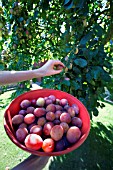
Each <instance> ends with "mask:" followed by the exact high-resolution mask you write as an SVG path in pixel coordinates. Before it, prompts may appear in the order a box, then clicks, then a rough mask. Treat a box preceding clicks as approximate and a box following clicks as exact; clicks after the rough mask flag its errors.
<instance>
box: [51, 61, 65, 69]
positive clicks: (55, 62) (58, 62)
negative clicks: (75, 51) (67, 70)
mask: <svg viewBox="0 0 113 170" xmlns="http://www.w3.org/2000/svg"><path fill="white" fill-rule="evenodd" d="M53 61H54V65H61V66H63V67H65V65H64V64H63V63H62V62H61V61H60V60H53Z"/></svg>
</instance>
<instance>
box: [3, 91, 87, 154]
mask: <svg viewBox="0 0 113 170" xmlns="http://www.w3.org/2000/svg"><path fill="white" fill-rule="evenodd" d="M45 90H46V91H49V92H51V91H52V92H54V91H55V92H61V93H64V94H66V95H68V96H70V97H71V98H73V99H76V101H77V102H78V103H79V104H80V105H81V106H82V108H84V110H85V112H86V115H87V121H88V125H89V126H88V128H87V131H86V133H85V134H83V135H82V136H81V137H80V139H79V140H78V141H77V142H76V143H75V144H73V145H72V146H71V147H69V148H67V149H65V150H62V151H57V152H55V151H54V152H49V153H46V152H41V151H38V150H37V151H35V150H32V149H29V148H26V147H25V146H24V145H23V144H21V143H19V142H18V141H17V139H16V138H14V134H13V133H12V131H11V130H10V128H9V126H8V124H7V121H6V115H7V111H8V109H9V108H10V107H11V105H12V104H13V103H14V102H15V101H16V100H18V98H20V97H22V96H24V95H25V94H27V95H28V94H31V93H34V92H41V91H45ZM3 123H4V129H5V131H6V134H7V135H8V137H9V138H10V140H11V141H12V142H13V143H14V144H15V145H16V146H18V147H19V148H20V149H22V150H24V151H26V152H29V153H31V154H34V155H38V156H60V155H63V154H67V153H69V152H72V151H73V150H75V149H77V148H78V147H79V146H80V145H82V144H83V143H84V141H85V140H86V138H87V137H88V135H89V132H90V115H89V113H88V111H87V109H86V107H85V106H84V105H83V103H82V102H81V101H80V100H78V99H77V98H76V97H74V96H73V95H71V94H69V93H67V92H64V91H61V90H55V89H48V88H44V89H36V90H31V91H28V92H24V93H23V94H21V95H19V96H18V97H16V98H15V99H13V100H12V101H11V103H10V104H9V105H8V106H7V108H6V110H5V113H4V119H3Z"/></svg>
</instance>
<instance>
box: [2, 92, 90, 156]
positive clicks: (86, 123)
mask: <svg viewBox="0 0 113 170" xmlns="http://www.w3.org/2000/svg"><path fill="white" fill-rule="evenodd" d="M51 94H53V95H55V96H56V98H59V99H62V98H66V99H67V100H68V102H69V105H70V106H71V105H72V104H77V105H78V107H79V109H80V113H79V117H80V118H81V119H82V122H83V125H82V128H81V132H82V135H81V137H80V139H79V140H78V141H77V142H76V143H75V144H73V145H72V146H71V147H69V148H67V149H65V150H63V151H58V152H51V153H46V152H41V151H34V150H32V149H28V148H26V147H25V146H24V145H22V144H21V143H19V142H18V141H17V139H16V137H15V131H14V129H13V126H12V120H11V118H12V117H13V116H14V115H16V114H18V111H19V109H20V103H21V101H22V100H24V99H29V100H32V99H37V98H38V97H46V96H49V95H51ZM4 128H5V131H6V133H7V135H8V136H9V138H10V139H11V141H12V142H13V143H14V144H16V145H17V146H18V147H19V148H21V149H23V150H25V151H27V152H29V153H31V154H34V155H38V156H59V155H63V154H67V153H69V152H71V151H73V150H75V149H77V148H78V147H79V146H80V145H81V144H82V143H83V142H84V141H85V140H86V138H87V136H88V134H89V131H90V117H89V113H88V111H87V109H86V108H85V106H84V105H83V104H82V103H81V102H80V101H79V100H78V99H77V98H75V97H74V96H72V95H70V94H68V93H66V92H63V91H60V90H52V89H39V90H32V91H29V92H26V93H24V94H22V95H20V96H18V97H17V98H16V99H14V100H13V101H12V102H11V104H10V105H9V106H8V108H7V109H6V111H5V114H4Z"/></svg>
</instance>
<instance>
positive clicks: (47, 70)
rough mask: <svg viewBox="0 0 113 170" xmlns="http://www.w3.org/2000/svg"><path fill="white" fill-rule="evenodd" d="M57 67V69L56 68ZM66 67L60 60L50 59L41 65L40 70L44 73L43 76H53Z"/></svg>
mask: <svg viewBox="0 0 113 170" xmlns="http://www.w3.org/2000/svg"><path fill="white" fill-rule="evenodd" d="M59 66H61V67H60V69H58V70H57V67H59ZM55 67H56V69H55ZM64 67H65V65H64V64H63V63H62V62H61V61H60V60H48V61H47V62H46V63H45V64H44V65H43V66H42V67H40V68H39V69H38V70H39V71H40V73H41V74H42V77H44V76H51V75H55V74H59V73H60V72H61V71H62V69H63V68H64Z"/></svg>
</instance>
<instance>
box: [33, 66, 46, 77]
mask: <svg viewBox="0 0 113 170" xmlns="http://www.w3.org/2000/svg"><path fill="white" fill-rule="evenodd" d="M32 71H33V78H39V77H44V72H43V70H42V69H41V68H39V69H35V70H32Z"/></svg>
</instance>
